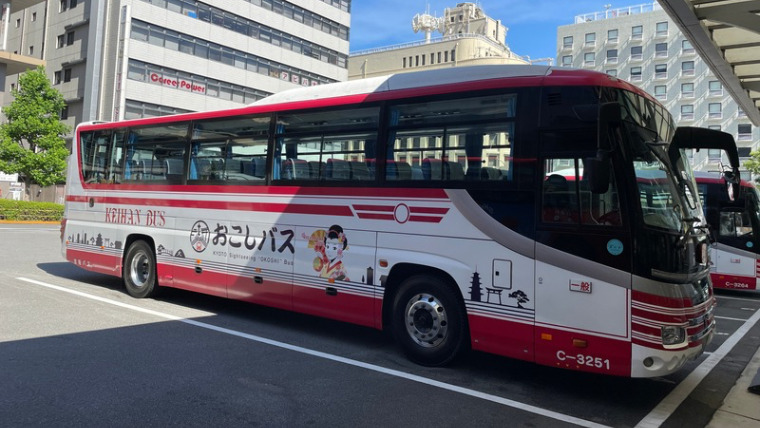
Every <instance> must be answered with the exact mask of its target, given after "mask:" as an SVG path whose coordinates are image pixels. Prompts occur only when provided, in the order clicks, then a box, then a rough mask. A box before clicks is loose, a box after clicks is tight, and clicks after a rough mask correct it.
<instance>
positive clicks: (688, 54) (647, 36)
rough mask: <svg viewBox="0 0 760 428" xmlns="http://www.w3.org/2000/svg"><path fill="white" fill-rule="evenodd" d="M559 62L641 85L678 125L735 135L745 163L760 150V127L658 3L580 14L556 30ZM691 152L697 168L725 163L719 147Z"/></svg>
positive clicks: (710, 169)
mask: <svg viewBox="0 0 760 428" xmlns="http://www.w3.org/2000/svg"><path fill="white" fill-rule="evenodd" d="M557 63H558V64H559V65H560V66H563V67H574V68H585V69H593V70H598V71H602V72H605V73H607V74H609V75H611V76H616V77H618V78H620V79H624V80H627V81H629V82H631V83H633V84H635V85H636V86H639V87H641V88H642V89H644V90H645V91H647V92H649V93H650V94H651V95H652V96H654V97H655V98H657V99H658V100H659V101H660V102H661V103H663V105H665V107H666V108H667V109H668V110H669V111H670V112H671V114H673V118H674V119H675V121H676V123H677V124H678V125H679V126H697V127H705V128H712V129H718V130H721V131H724V132H727V133H729V134H732V135H733V136H734V139H735V140H736V143H737V146H738V148H739V156H740V158H741V162H743V161H744V160H746V159H747V158H748V156H749V153H750V151H751V150H757V149H758V144H759V140H760V131H758V129H757V127H754V126H752V123H751V122H750V120H749V119H748V118H747V116H746V114H744V112H743V111H742V110H741V109H740V108H739V107H738V105H737V104H736V102H735V101H734V100H733V99H732V98H731V96H730V95H729V94H728V92H727V91H725V90H724V89H723V87H722V84H721V82H720V81H719V80H718V78H717V77H715V76H714V75H713V73H712V72H711V71H710V69H709V67H708V66H707V64H706V63H705V62H704V61H703V60H702V59H701V58H700V57H699V55H698V54H697V52H696V51H695V50H694V48H693V46H692V45H691V43H690V42H689V41H688V40H687V39H686V38H685V37H684V35H683V34H682V33H681V32H680V31H679V29H678V27H677V26H676V24H675V23H674V22H673V21H672V20H671V19H670V17H669V16H668V14H667V13H666V12H665V11H664V10H662V9H661V7H660V6H659V4H658V3H656V2H654V3H647V4H642V5H637V6H631V7H623V8H617V9H615V8H611V7H609V8H607V9H606V10H604V11H599V12H595V13H588V14H584V15H579V16H576V17H575V20H574V23H573V24H570V25H564V26H561V27H559V28H558V30H557ZM689 155H690V156H692V165H693V167H694V169H696V170H702V171H717V170H719V169H720V164H721V162H723V163H724V164H727V160H726V158H725V157H724V156H722V154H721V152H720V151H719V150H702V151H700V152H697V153H695V152H694V151H689Z"/></svg>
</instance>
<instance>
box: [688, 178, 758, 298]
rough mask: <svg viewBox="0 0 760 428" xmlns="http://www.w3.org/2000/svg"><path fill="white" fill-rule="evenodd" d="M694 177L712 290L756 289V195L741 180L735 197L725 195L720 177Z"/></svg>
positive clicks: (751, 185)
mask: <svg viewBox="0 0 760 428" xmlns="http://www.w3.org/2000/svg"><path fill="white" fill-rule="evenodd" d="M694 175H695V178H696V181H697V188H698V189H699V195H700V198H701V199H702V207H703V209H704V210H705V218H706V219H707V223H708V224H709V225H710V229H711V232H712V235H713V244H712V245H711V246H710V260H711V271H710V277H711V278H712V283H713V287H715V288H723V289H732V290H758V289H760V287H758V280H759V278H760V236H759V235H758V232H760V193H758V190H757V188H756V187H755V185H754V184H752V183H751V182H749V181H746V180H742V181H741V186H740V188H739V193H738V194H737V195H735V196H734V195H729V194H728V192H727V191H726V183H725V180H724V178H723V176H722V174H720V173H708V172H695V173H694ZM731 196H734V197H733V198H732V197H731Z"/></svg>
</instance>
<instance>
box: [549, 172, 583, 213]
mask: <svg viewBox="0 0 760 428" xmlns="http://www.w3.org/2000/svg"><path fill="white" fill-rule="evenodd" d="M573 174H574V173H573ZM571 178H572V179H573V181H572V182H573V183H575V180H574V179H575V175H572V176H571ZM573 187H575V186H573ZM575 199H576V198H575V191H574V189H572V188H571V186H570V183H569V181H568V179H567V177H565V176H564V175H561V174H556V173H552V174H550V175H549V176H548V177H546V179H545V180H544V186H543V198H542V204H543V206H542V209H541V220H542V221H544V222H547V223H575V222H577V218H578V217H577V214H578V210H577V206H576V205H577V204H576V203H575V202H576V201H575Z"/></svg>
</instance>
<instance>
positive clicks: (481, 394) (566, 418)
mask: <svg viewBox="0 0 760 428" xmlns="http://www.w3.org/2000/svg"><path fill="white" fill-rule="evenodd" d="M16 279H18V280H20V281H24V282H28V283H32V284H36V285H40V286H42V287H47V288H50V289H53V290H57V291H63V292H65V293H69V294H73V295H75V296H79V297H84V298H87V299H91V300H95V301H98V302H102V303H107V304H109V305H113V306H118V307H120V308H124V309H129V310H132V311H137V312H142V313H144V314H149V315H153V316H156V317H158V318H163V319H167V320H170V321H179V322H182V323H185V324H190V325H193V326H195V327H200V328H204V329H207V330H213V331H216V332H219V333H223V334H228V335H231V336H236V337H239V338H242V339H246V340H251V341H254V342H258V343H264V344H267V345H270V346H276V347H278V348H282V349H287V350H289V351H294V352H299V353H302V354H306V355H310V356H313V357H317V358H323V359H326V360H330V361H335V362H338V363H343V364H347V365H350V366H354V367H359V368H363V369H366V370H371V371H374V372H377V373H382V374H385V375H389V376H394V377H398V378H402V379H406V380H410V381H412V382H418V383H421V384H424V385H428V386H432V387H435V388H440V389H444V390H447V391H451V392H456V393H459V394H462V395H467V396H469V397H474V398H479V399H481V400H485V401H490V402H492V403H496V404H501V405H503V406H508V407H512V408H515V409H519V410H523V411H526V412H530V413H534V414H537V415H541V416H545V417H547V418H551V419H556V420H558V421H562V422H568V423H572V424H576V425H579V426H584V427H593V428H609V427H607V426H606V425H602V424H598V423H595V422H591V421H587V420H585V419H580V418H576V417H573V416H569V415H565V414H562V413H557V412H553V411H551V410H547V409H542V408H540V407H536V406H531V405H529V404H525V403H520V402H518V401H514V400H510V399H507V398H503V397H499V396H497V395H492V394H488V393H485V392H480V391H476V390H473V389H469V388H463V387H461V386H457V385H452V384H448V383H445V382H440V381H437V380H433V379H428V378H425V377H422V376H418V375H414V374H410V373H405V372H402V371H399V370H394V369H389V368H386V367H382V366H378V365H375V364H369V363H365V362H362V361H358V360H352V359H350V358H345V357H341V356H339V355H333V354H328V353H326V352H321V351H315V350H313V349H309V348H304V347H302V346H295V345H291V344H288V343H284V342H279V341H276V340H272V339H267V338H265V337H261V336H256V335H252V334H248V333H243V332H240V331H236V330H231V329H228V328H224V327H218V326H215V325H212V324H207V323H203V322H199V321H195V320H191V319H187V318H182V317H178V316H175V315H171V314H167V313H164V312H159V311H154V310H151V309H145V308H141V307H139V306H134V305H130V304H127V303H122V302H118V301H115V300H111V299H107V298H104V297H99V296H94V295H91V294H87V293H83V292H81V291H76V290H71V289H69V288H66V287H62V286H58V285H53V284H48V283H45V282H41V281H36V280H33V279H28V278H23V277H18V278H16Z"/></svg>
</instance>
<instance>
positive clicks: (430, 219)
mask: <svg viewBox="0 0 760 428" xmlns="http://www.w3.org/2000/svg"><path fill="white" fill-rule="evenodd" d="M441 220H443V217H425V216H421V215H412V216H409V221H413V222H418V223H440V222H441Z"/></svg>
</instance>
